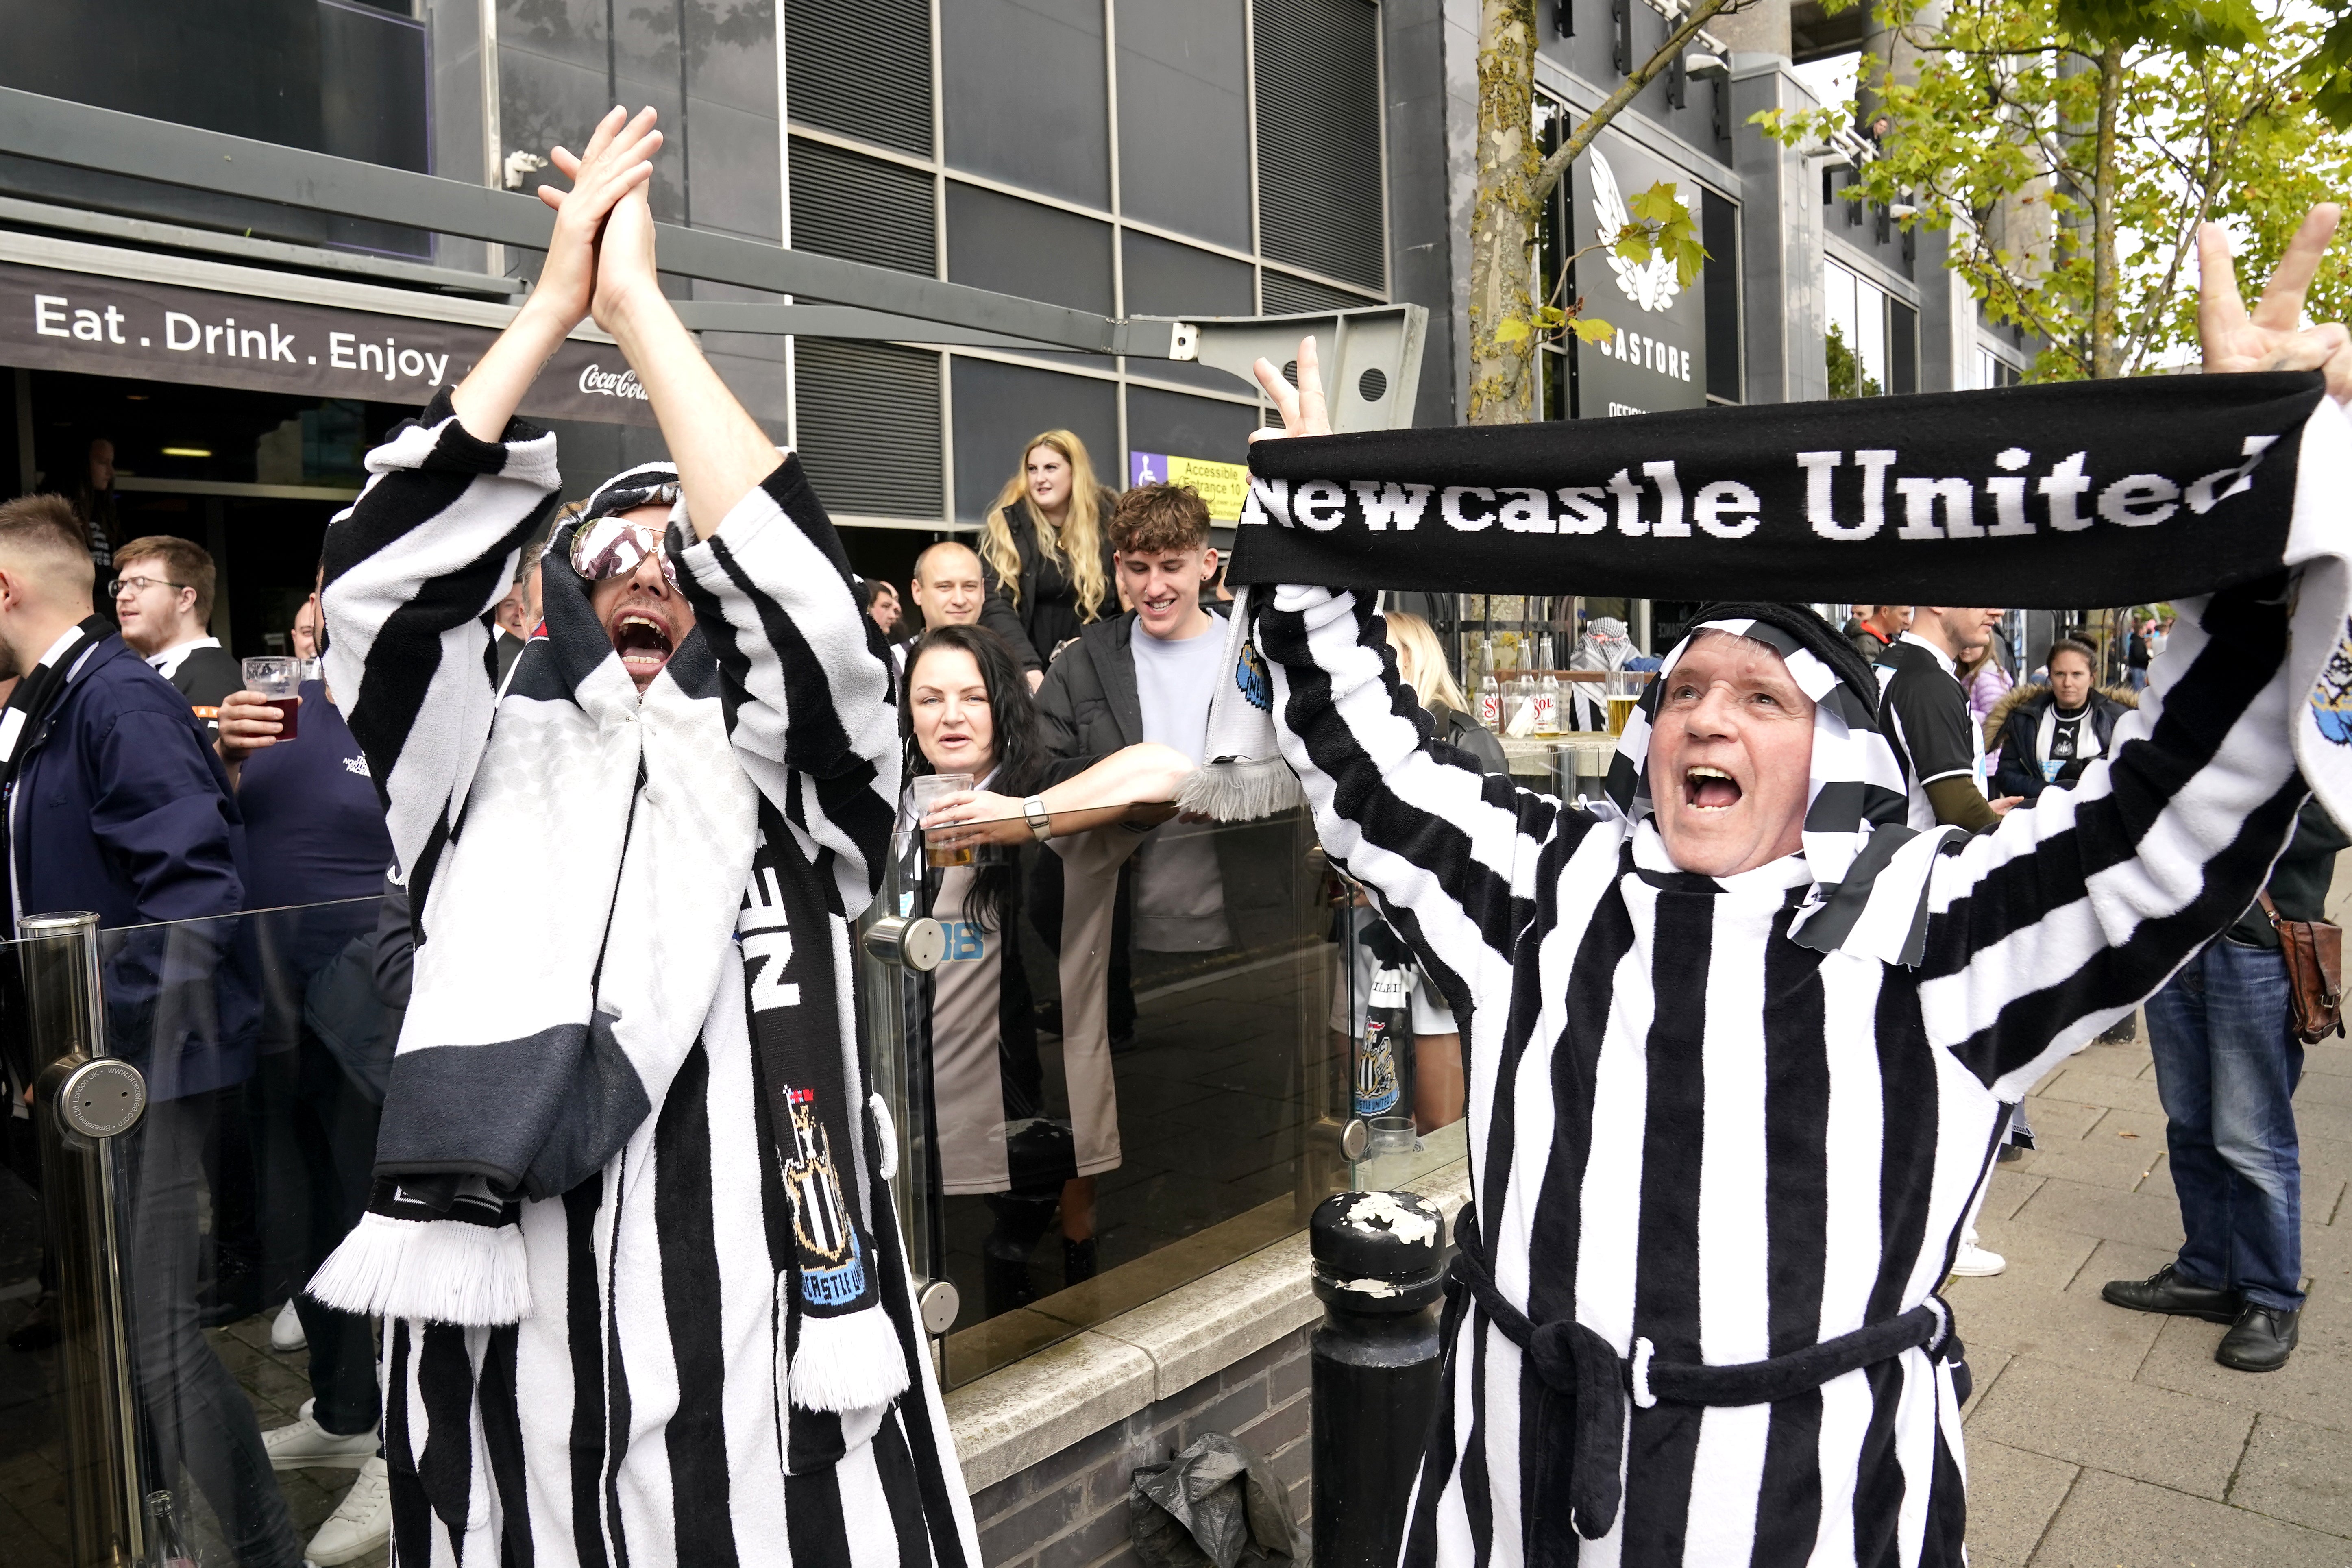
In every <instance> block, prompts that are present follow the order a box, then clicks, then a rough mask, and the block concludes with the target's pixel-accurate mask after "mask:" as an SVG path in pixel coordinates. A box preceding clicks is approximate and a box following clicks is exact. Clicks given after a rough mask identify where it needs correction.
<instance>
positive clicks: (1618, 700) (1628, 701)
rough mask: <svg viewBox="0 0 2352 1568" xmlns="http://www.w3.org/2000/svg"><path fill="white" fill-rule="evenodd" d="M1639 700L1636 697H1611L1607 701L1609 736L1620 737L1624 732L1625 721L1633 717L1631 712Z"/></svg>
mask: <svg viewBox="0 0 2352 1568" xmlns="http://www.w3.org/2000/svg"><path fill="white" fill-rule="evenodd" d="M1640 702H1641V699H1640V698H1638V697H1617V696H1612V697H1611V698H1610V699H1609V732H1610V734H1612V735H1622V734H1623V733H1624V732H1625V721H1626V720H1628V719H1631V718H1632V717H1633V710H1634V708H1635V707H1636V706H1638V705H1639V704H1640Z"/></svg>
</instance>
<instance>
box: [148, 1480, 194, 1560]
mask: <svg viewBox="0 0 2352 1568" xmlns="http://www.w3.org/2000/svg"><path fill="white" fill-rule="evenodd" d="M147 1561H148V1563H150V1564H151V1565H152V1568H196V1553H195V1551H194V1548H192V1547H190V1546H189V1545H188V1542H187V1537H186V1536H185V1535H184V1534H183V1533H182V1532H181V1530H180V1510H179V1505H178V1504H177V1503H176V1502H175V1501H174V1500H173V1497H172V1494H171V1493H170V1492H167V1491H156V1492H149V1493H148V1494H147Z"/></svg>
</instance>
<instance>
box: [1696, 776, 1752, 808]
mask: <svg viewBox="0 0 2352 1568" xmlns="http://www.w3.org/2000/svg"><path fill="white" fill-rule="evenodd" d="M1745 793H1746V792H1745V791H1743V790H1742V789H1741V788H1740V787H1739V781H1738V779H1735V778H1733V777H1732V776H1731V775H1730V774H1729V773H1725V772H1724V771H1723V770H1722V769H1721V768H1710V767H1694V768H1685V769H1684V770H1683V804H1684V805H1686V806H1688V807H1689V808H1690V809H1691V810H1693V811H1728V810H1730V809H1731V808H1732V807H1733V806H1735V805H1738V804H1739V797H1740V796H1741V795H1744V794H1745Z"/></svg>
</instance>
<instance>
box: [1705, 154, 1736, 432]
mask: <svg viewBox="0 0 2352 1568" xmlns="http://www.w3.org/2000/svg"><path fill="white" fill-rule="evenodd" d="M1698 221H1699V243H1700V244H1701V245H1703V246H1705V247H1706V269H1705V271H1704V272H1702V273H1701V275H1700V285H1699V286H1700V287H1701V288H1703V289H1706V393H1707V395H1708V396H1709V397H1721V398H1725V399H1727V400H1728V401H1730V402H1733V403H1744V402H1746V401H1747V398H1748V392H1747V388H1746V387H1745V386H1744V385H1742V384H1741V382H1740V375H1739V365H1740V352H1739V351H1740V342H1739V209H1738V207H1736V206H1734V205H1732V204H1731V203H1730V202H1729V201H1728V200H1727V199H1726V198H1725V197H1722V196H1719V195H1716V194H1715V193H1714V192H1713V191H1710V190H1707V189H1705V188H1704V187H1702V188H1701V189H1700V191H1699V214H1698Z"/></svg>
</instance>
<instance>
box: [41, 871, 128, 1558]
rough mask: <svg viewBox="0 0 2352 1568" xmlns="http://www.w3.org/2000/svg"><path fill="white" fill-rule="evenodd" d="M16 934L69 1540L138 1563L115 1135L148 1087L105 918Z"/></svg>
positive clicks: (74, 1546) (61, 921)
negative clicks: (133, 1055) (114, 1025)
mask: <svg viewBox="0 0 2352 1568" xmlns="http://www.w3.org/2000/svg"><path fill="white" fill-rule="evenodd" d="M16 934H17V937H18V941H17V944H16V951H17V954H18V957H19V960H20V962H21V963H22V964H23V966H24V978H25V998H26V1014H27V1023H28V1025H29V1029H28V1033H29V1034H30V1037H31V1039H32V1050H33V1059H34V1061H35V1063H36V1064H37V1066H36V1069H35V1070H36V1076H35V1079H34V1083H33V1120H34V1121H35V1123H36V1125H37V1127H38V1129H39V1133H40V1141H41V1197H42V1209H43V1212H44V1215H45V1216H46V1219H47V1229H48V1238H47V1240H48V1246H49V1247H51V1248H52V1249H53V1251H54V1253H55V1255H56V1260H57V1272H58V1303H57V1304H58V1327H59V1328H60V1330H61V1331H62V1335H61V1338H60V1340H59V1342H58V1354H59V1363H58V1364H59V1371H60V1373H61V1374H62V1377H61V1383H62V1387H61V1389H60V1397H61V1401H62V1403H63V1405H64V1406H65V1428H66V1476H65V1480H66V1514H67V1528H68V1552H69V1553H70V1561H71V1562H72V1563H74V1564H75V1565H76V1568H117V1565H121V1568H129V1565H131V1564H133V1563H141V1562H143V1561H144V1560H145V1556H146V1541H145V1534H146V1529H145V1525H146V1521H145V1515H144V1513H143V1511H142V1510H143V1506H144V1505H143V1500H142V1497H141V1495H140V1481H139V1461H138V1454H137V1450H136V1447H135V1444H136V1441H137V1433H138V1416H137V1413H136V1407H135V1399H134V1393H133V1389H132V1386H131V1348H130V1335H129V1331H128V1325H127V1323H126V1321H125V1316H124V1310H123V1281H122V1260H121V1248H120V1245H119V1237H118V1234H117V1212H116V1206H115V1205H116V1191H115V1152H114V1150H113V1149H112V1148H111V1147H110V1141H111V1140H112V1139H113V1138H114V1137H115V1136H116V1135H117V1134H119V1133H121V1132H125V1131H129V1130H130V1129H131V1128H132V1127H134V1126H136V1125H137V1124H138V1121H139V1118H140V1116H141V1114H142V1113H143V1112H144V1110H146V1105H147V1085H146V1082H145V1080H144V1079H142V1078H141V1076H140V1073H139V1069H138V1068H136V1067H134V1066H132V1065H131V1063H129V1062H126V1061H123V1060H121V1059H120V1058H114V1057H110V1056H109V1055H108V1053H107V1044H106V998H105V994H104V993H103V992H102V991H101V990H100V985H99V971H98V917H97V916H96V915H94V914H59V915H34V916H29V917H27V918H26V919H24V920H21V921H17V922H16Z"/></svg>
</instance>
